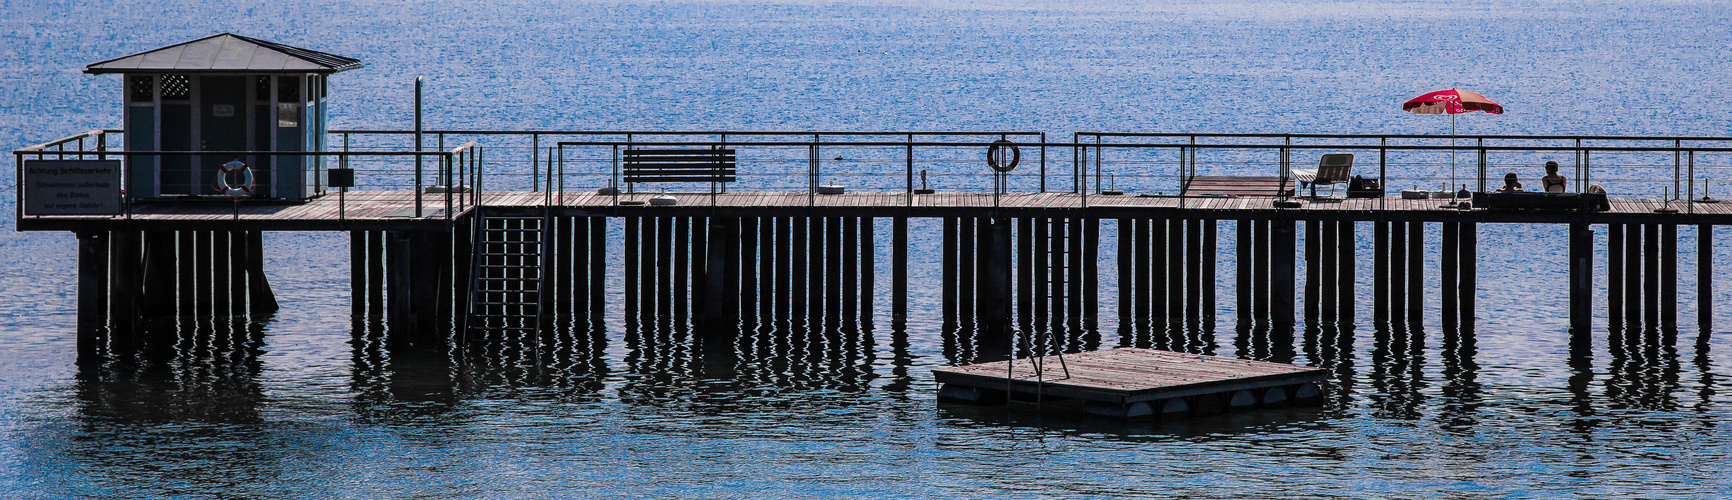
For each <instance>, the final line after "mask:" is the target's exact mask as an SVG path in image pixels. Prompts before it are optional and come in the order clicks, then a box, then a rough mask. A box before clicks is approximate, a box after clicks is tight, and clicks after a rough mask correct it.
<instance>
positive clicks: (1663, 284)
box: [1657, 223, 1678, 345]
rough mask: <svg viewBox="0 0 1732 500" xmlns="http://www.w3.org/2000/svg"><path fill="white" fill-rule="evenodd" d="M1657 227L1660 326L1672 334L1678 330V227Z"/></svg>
mask: <svg viewBox="0 0 1732 500" xmlns="http://www.w3.org/2000/svg"><path fill="white" fill-rule="evenodd" d="M1659 226H1660V252H1659V255H1658V256H1657V258H1658V259H1660V299H1659V302H1660V325H1661V326H1662V328H1663V329H1664V330H1665V331H1666V332H1668V333H1672V332H1676V331H1677V330H1678V225H1677V224H1671V223H1667V224H1659ZM1669 344H1670V343H1668V345H1669Z"/></svg>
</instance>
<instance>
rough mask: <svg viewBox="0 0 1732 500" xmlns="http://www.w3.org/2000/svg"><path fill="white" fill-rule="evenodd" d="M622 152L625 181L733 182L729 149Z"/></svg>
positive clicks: (731, 153) (733, 172)
mask: <svg viewBox="0 0 1732 500" xmlns="http://www.w3.org/2000/svg"><path fill="white" fill-rule="evenodd" d="M621 154H622V159H623V160H624V161H623V162H622V164H621V167H620V170H621V173H622V174H624V179H623V180H624V181H625V182H734V176H735V175H736V174H737V173H738V172H737V171H736V167H735V162H734V150H732V149H720V148H705V149H698V148H682V149H627V150H625V151H622V152H621Z"/></svg>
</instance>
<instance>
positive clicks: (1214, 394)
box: [932, 348, 1328, 418]
mask: <svg viewBox="0 0 1732 500" xmlns="http://www.w3.org/2000/svg"><path fill="white" fill-rule="evenodd" d="M1036 366H1037V363H1036V358H1024V359H1017V360H1012V361H998V362H992V363H981V364H975V365H967V366H958V367H950V368H938V369H934V370H932V375H933V377H934V378H936V379H937V381H938V383H940V384H942V387H941V388H940V389H939V392H938V398H939V400H940V401H946V402H953V403H968V404H998V403H1004V402H1006V401H1007V400H1017V401H1032V400H1035V399H1036V398H1037V397H1038V398H1042V399H1045V400H1057V399H1080V400H1083V403H1084V404H1083V410H1084V411H1085V412H1087V413H1089V414H1091V415H1100V416H1106V417H1119V418H1129V417H1146V416H1158V417H1177V416H1184V415H1193V414H1195V415H1208V414H1214V413H1220V412H1223V411H1239V410H1250V409H1256V408H1283V407H1287V406H1292V405H1315V404H1318V403H1320V402H1321V401H1322V399H1323V398H1322V396H1323V394H1322V390H1321V389H1320V386H1319V385H1318V383H1319V382H1322V381H1323V380H1324V379H1326V378H1328V372H1327V371H1326V370H1324V369H1322V368H1310V367H1304V366H1294V365H1289V364H1284V363H1271V362H1267V361H1253V360H1248V359H1234V358H1222V357H1215V356H1203V355H1197V354H1186V353H1181V352H1171V351H1160V350H1154V349H1133V348H1121V349H1112V350H1106V351H1091V352H1084V353H1078V354H1066V355H1064V358H1063V360H1062V363H1061V361H1060V359H1059V357H1058V356H1047V357H1043V358H1039V363H1038V366H1040V367H1041V370H1040V371H1039V372H1037V371H1036V369H1035V367H1036ZM1007 390H1008V392H1007Z"/></svg>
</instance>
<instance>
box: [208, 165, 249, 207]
mask: <svg viewBox="0 0 1732 500" xmlns="http://www.w3.org/2000/svg"><path fill="white" fill-rule="evenodd" d="M231 177H232V180H231ZM216 190H217V192H218V193H222V194H223V196H233V197H236V198H246V197H249V196H252V195H253V169H252V167H248V166H247V164H245V163H241V161H240V160H235V161H231V162H228V163H224V164H223V166H222V167H220V168H219V169H218V171H217V176H216Z"/></svg>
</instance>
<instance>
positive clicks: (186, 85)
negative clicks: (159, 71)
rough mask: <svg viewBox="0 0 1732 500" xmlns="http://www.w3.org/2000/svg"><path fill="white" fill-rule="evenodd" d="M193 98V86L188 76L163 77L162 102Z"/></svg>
mask: <svg viewBox="0 0 1732 500" xmlns="http://www.w3.org/2000/svg"><path fill="white" fill-rule="evenodd" d="M191 96H192V84H191V82H190V81H189V80H187V77H186V75H163V77H162V100H164V101H184V100H187V99H188V98H190V97H191Z"/></svg>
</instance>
